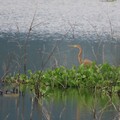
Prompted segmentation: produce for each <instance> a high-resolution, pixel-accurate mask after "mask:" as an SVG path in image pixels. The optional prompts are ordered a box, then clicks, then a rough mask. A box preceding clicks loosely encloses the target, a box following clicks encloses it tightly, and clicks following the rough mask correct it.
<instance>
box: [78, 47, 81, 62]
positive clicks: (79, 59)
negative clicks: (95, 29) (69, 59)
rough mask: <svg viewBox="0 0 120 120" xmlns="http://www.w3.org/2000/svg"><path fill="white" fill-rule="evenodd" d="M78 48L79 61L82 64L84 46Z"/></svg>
mask: <svg viewBox="0 0 120 120" xmlns="http://www.w3.org/2000/svg"><path fill="white" fill-rule="evenodd" d="M78 49H79V53H78V61H79V63H80V64H82V48H81V47H79V48H78Z"/></svg>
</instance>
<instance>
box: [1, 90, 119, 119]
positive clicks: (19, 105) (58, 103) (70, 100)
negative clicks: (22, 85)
mask: <svg viewBox="0 0 120 120" xmlns="http://www.w3.org/2000/svg"><path fill="white" fill-rule="evenodd" d="M55 91H56V92H53V93H52V94H51V95H50V96H49V97H44V98H42V99H40V100H39V104H38V103H37V102H36V101H32V97H30V96H28V95H25V96H24V97H22V96H21V97H19V98H17V97H16V98H13V97H2V96H0V104H1V105H0V119H1V120H4V119H7V120H13V119H14V120H29V119H30V118H31V119H33V120H47V119H49V120H81V119H82V120H94V116H95V115H96V116H97V117H98V118H100V115H101V117H102V118H101V120H118V119H119V118H118V115H119V113H118V112H117V111H115V109H114V107H113V106H110V105H109V104H108V101H109V99H108V98H107V97H106V96H103V97H101V98H95V97H93V96H92V95H90V94H87V93H82V92H81V93H78V91H76V90H68V91H66V92H65V91H62V92H61V91H58V90H55ZM114 101H115V102H114V103H115V105H116V107H120V106H119V105H120V104H119V103H120V99H119V98H117V97H116V98H115V100H114ZM103 108H106V109H105V110H103V111H102V112H101V113H103V114H100V111H101V110H102V109H103ZM93 109H95V112H93ZM30 116H31V117H30ZM116 116H117V118H116V119H115V117H116Z"/></svg>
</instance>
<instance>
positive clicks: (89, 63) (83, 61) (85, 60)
mask: <svg viewBox="0 0 120 120" xmlns="http://www.w3.org/2000/svg"><path fill="white" fill-rule="evenodd" d="M69 47H74V48H78V49H79V53H78V61H79V63H80V64H84V65H91V64H92V63H93V62H92V61H91V60H89V59H84V60H83V59H82V48H81V46H80V45H69Z"/></svg>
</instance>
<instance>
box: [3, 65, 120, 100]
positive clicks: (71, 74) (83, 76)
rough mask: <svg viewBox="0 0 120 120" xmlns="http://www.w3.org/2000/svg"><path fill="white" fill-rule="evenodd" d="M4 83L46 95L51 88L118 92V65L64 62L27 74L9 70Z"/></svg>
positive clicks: (24, 90) (110, 93) (39, 94)
mask: <svg viewBox="0 0 120 120" xmlns="http://www.w3.org/2000/svg"><path fill="white" fill-rule="evenodd" d="M3 84H4V85H5V86H12V88H19V91H22V92H23V93H25V92H26V90H27V91H30V92H32V93H33V94H34V95H36V97H38V98H39V97H41V96H44V95H48V94H49V92H50V91H51V90H54V89H56V88H57V89H64V90H65V89H68V88H74V89H88V90H90V91H92V92H95V91H99V93H101V94H104V93H108V94H109V95H110V96H111V95H112V94H115V93H117V95H120V67H116V66H112V65H109V64H102V65H96V64H92V65H91V66H84V65H83V64H81V65H80V66H77V67H76V66H73V67H72V68H70V69H68V68H66V67H64V66H61V67H57V68H55V69H47V70H45V71H41V70H39V71H35V72H32V71H31V70H28V72H27V74H20V73H17V74H9V75H7V76H6V77H5V78H4V80H3Z"/></svg>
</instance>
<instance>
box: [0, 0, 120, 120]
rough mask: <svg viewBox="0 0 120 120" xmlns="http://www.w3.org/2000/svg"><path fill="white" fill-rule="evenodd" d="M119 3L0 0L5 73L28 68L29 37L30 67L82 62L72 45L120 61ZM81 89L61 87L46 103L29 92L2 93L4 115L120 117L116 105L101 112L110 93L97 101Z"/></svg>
mask: <svg viewBox="0 0 120 120" xmlns="http://www.w3.org/2000/svg"><path fill="white" fill-rule="evenodd" d="M119 8H120V0H40V1H39V0H34V1H33V0H11V1H10V0H0V77H3V75H5V74H6V73H7V72H12V73H13V72H14V73H16V72H17V71H19V70H20V71H21V72H23V63H24V56H25V53H24V45H25V41H26V40H27V42H28V43H27V47H26V49H27V63H26V65H27V69H32V70H39V69H43V70H44V69H47V68H52V69H53V68H54V67H56V66H61V65H64V66H65V67H68V68H70V67H71V66H73V65H76V66H78V65H79V63H78V60H77V53H78V50H77V49H73V48H70V47H68V45H71V44H80V45H81V47H82V48H83V58H89V59H91V60H93V61H95V62H96V63H97V64H102V63H105V62H108V63H110V64H112V65H116V66H118V65H120V53H119V51H120V9H119ZM34 15H35V16H34ZM33 18H34V19H33ZM32 20H33V23H32ZM31 23H32V26H31V29H30V25H31ZM29 32H30V33H29ZM28 35H29V37H28ZM27 37H28V39H27ZM0 89H1V86H0ZM81 94H82V93H81V92H80V93H79V94H78V92H77V91H74V90H71V91H70V92H64V91H62V93H61V92H60V91H56V92H55V93H53V94H52V95H51V94H50V96H48V97H44V98H42V99H41V100H40V101H39V102H40V103H41V104H40V105H38V103H37V102H36V101H34V100H33V98H32V96H30V95H28V94H27V95H25V96H24V97H22V96H20V97H3V96H0V120H29V119H30V116H31V120H47V119H48V120H93V119H94V117H95V116H97V117H98V118H99V117H100V116H101V117H102V118H101V119H102V120H119V119H120V117H119V114H120V113H118V111H116V110H115V108H114V107H113V105H111V106H108V107H106V110H105V111H102V112H103V114H99V112H100V110H102V108H104V106H105V104H106V103H107V101H108V99H107V98H106V97H105V98H99V97H98V98H97V99H98V101H97V103H96V104H94V103H95V99H94V98H93V97H92V95H89V94H87V95H86V94H85V91H84V93H83V94H82V95H81ZM106 99H107V100H106ZM32 100H33V101H32ZM116 100H118V101H117V103H118V104H116V107H119V99H118V98H116ZM94 106H95V110H96V112H94V113H93V108H94ZM95 114H96V115H95Z"/></svg>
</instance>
